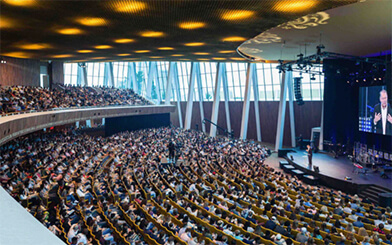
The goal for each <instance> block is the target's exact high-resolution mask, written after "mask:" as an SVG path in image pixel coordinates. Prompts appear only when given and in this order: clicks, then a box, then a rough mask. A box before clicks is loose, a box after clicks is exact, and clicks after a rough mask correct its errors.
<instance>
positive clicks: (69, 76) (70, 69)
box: [64, 63, 78, 85]
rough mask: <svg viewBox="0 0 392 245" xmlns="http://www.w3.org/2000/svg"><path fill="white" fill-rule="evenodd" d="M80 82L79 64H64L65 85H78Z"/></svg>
mask: <svg viewBox="0 0 392 245" xmlns="http://www.w3.org/2000/svg"><path fill="white" fill-rule="evenodd" d="M77 81H78V64H77V63H64V84H65V85H76V84H77Z"/></svg>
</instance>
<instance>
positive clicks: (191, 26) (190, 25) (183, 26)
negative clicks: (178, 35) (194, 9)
mask: <svg viewBox="0 0 392 245" xmlns="http://www.w3.org/2000/svg"><path fill="white" fill-rule="evenodd" d="M178 26H179V27H180V28H181V29H187V30H194V29H198V28H203V27H205V26H206V23H204V22H192V21H189V22H181V23H180V24H178Z"/></svg>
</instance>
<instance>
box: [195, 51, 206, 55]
mask: <svg viewBox="0 0 392 245" xmlns="http://www.w3.org/2000/svg"><path fill="white" fill-rule="evenodd" d="M193 54H194V55H209V54H210V53H207V52H196V53H193Z"/></svg>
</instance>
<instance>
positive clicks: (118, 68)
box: [113, 62, 129, 88]
mask: <svg viewBox="0 0 392 245" xmlns="http://www.w3.org/2000/svg"><path fill="white" fill-rule="evenodd" d="M113 77H114V86H115V87H117V88H128V87H129V85H128V84H127V78H128V62H113Z"/></svg>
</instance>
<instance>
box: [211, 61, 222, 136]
mask: <svg viewBox="0 0 392 245" xmlns="http://www.w3.org/2000/svg"><path fill="white" fill-rule="evenodd" d="M222 66H223V63H221V62H218V64H217V65H216V77H215V90H214V102H213V103H212V115H211V122H212V123H215V124H217V123H218V112H219V103H220V90H221V80H222ZM216 129H217V128H216V126H215V125H214V124H211V126H210V136H211V137H215V136H216Z"/></svg>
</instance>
